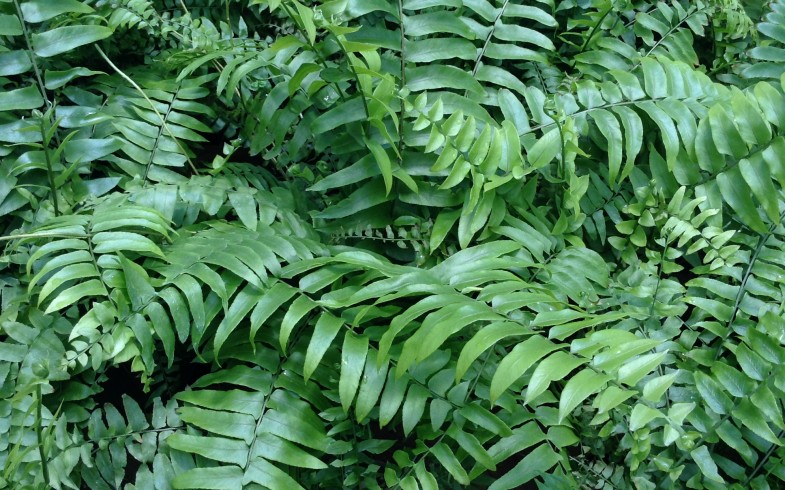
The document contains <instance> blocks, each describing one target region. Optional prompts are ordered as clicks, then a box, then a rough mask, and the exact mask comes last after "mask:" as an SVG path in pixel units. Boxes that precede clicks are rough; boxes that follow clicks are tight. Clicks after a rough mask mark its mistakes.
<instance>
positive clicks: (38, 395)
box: [35, 383, 49, 485]
mask: <svg viewBox="0 0 785 490" xmlns="http://www.w3.org/2000/svg"><path fill="white" fill-rule="evenodd" d="M35 395H36V408H35V435H36V438H37V440H38V454H39V456H40V457H41V472H42V473H43V476H44V484H45V485H49V466H48V465H47V463H46V451H44V437H43V431H42V429H41V406H42V405H43V403H44V402H43V398H42V395H41V384H40V383H39V384H37V385H36V387H35Z"/></svg>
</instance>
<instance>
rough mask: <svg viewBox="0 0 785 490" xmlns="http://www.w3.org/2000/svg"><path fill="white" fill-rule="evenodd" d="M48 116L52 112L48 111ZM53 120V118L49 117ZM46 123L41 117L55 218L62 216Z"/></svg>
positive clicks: (47, 173)
mask: <svg viewBox="0 0 785 490" xmlns="http://www.w3.org/2000/svg"><path fill="white" fill-rule="evenodd" d="M46 112H47V114H49V113H50V111H46ZM49 118H50V120H51V116H49ZM46 133H47V128H46V123H45V122H44V116H41V138H42V141H43V144H44V156H45V157H46V175H47V177H48V179H49V190H50V191H51V192H52V204H54V208H55V216H60V208H59V207H58V204H57V186H56V185H55V175H54V168H53V166H52V156H51V154H50V153H49V142H48V141H47V140H46Z"/></svg>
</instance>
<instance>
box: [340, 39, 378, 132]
mask: <svg viewBox="0 0 785 490" xmlns="http://www.w3.org/2000/svg"><path fill="white" fill-rule="evenodd" d="M333 37H335V40H336V41H337V42H338V46H340V48H341V51H342V52H343V54H344V56H346V60H347V61H348V63H349V69H350V70H351V71H352V75H353V76H354V81H355V83H356V84H357V90H358V91H359V92H360V97H361V99H360V100H362V102H363V109H364V110H365V119H366V122H367V121H368V120H370V119H371V111H370V109H368V101H367V100H365V93H363V88H362V85H361V84H360V76H359V75H358V74H357V70H356V69H355V68H354V65H353V64H352V63H351V60H350V59H349V51H347V50H346V47H345V46H344V45H343V42H342V41H341V38H340V37H339V36H337V35H336V34H333Z"/></svg>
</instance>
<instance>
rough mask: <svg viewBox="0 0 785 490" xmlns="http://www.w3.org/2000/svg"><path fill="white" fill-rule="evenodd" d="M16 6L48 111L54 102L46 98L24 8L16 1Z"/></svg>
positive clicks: (34, 71)
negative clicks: (23, 12) (23, 11)
mask: <svg viewBox="0 0 785 490" xmlns="http://www.w3.org/2000/svg"><path fill="white" fill-rule="evenodd" d="M14 6H15V7H16V15H17V16H18V17H19V24H21V25H22V34H23V35H24V38H25V44H26V45H27V56H29V57H30V63H32V64H33V73H35V79H36V81H37V82H38V89H39V90H40V91H41V96H43V98H44V101H45V102H46V107H47V109H49V108H51V107H52V102H51V101H50V100H49V98H47V96H46V85H44V80H43V79H42V78H41V70H40V69H39V68H38V63H37V59H36V56H35V51H33V43H32V42H31V41H30V32H29V31H28V30H27V24H25V20H24V15H23V14H22V8H21V7H20V6H19V0H14Z"/></svg>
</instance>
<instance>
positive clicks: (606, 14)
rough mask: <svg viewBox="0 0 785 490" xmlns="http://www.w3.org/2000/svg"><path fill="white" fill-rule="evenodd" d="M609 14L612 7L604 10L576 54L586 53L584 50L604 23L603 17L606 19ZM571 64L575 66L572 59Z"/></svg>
mask: <svg viewBox="0 0 785 490" xmlns="http://www.w3.org/2000/svg"><path fill="white" fill-rule="evenodd" d="M611 12H613V7H608V10H606V11H605V12H604V13H603V14H602V17H600V20H598V21H597V23H596V24H594V27H593V28H592V30H591V32H590V33H589V37H587V38H586V40H585V41H583V46H581V50H580V51H578V54H581V53H583V52H584V51H586V48H588V47H589V43H590V42H591V40H592V38H593V37H594V35H595V34H597V31H598V30H599V29H600V26H601V25H602V23H603V22H605V17H607V16H608V14H610V13H611ZM572 63H573V65H574V64H575V59H574V58H573V61H572Z"/></svg>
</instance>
